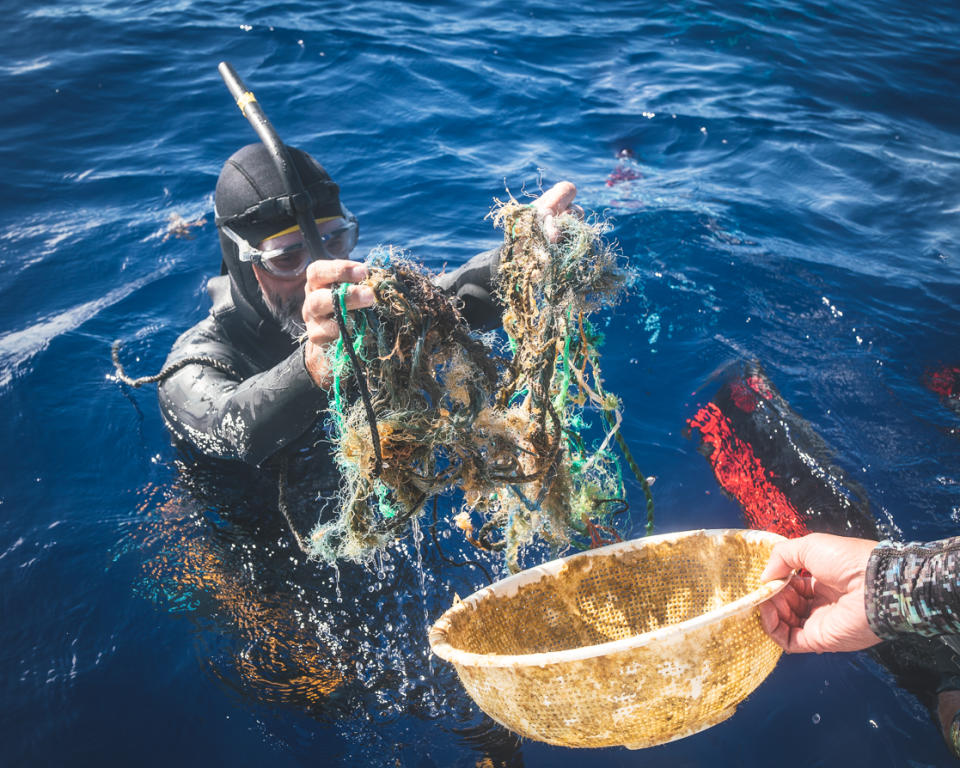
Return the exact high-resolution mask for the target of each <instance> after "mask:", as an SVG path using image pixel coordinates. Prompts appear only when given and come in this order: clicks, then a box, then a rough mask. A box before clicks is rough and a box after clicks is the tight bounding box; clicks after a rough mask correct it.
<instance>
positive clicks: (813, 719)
mask: <svg viewBox="0 0 960 768" xmlns="http://www.w3.org/2000/svg"><path fill="white" fill-rule="evenodd" d="M810 722H811V723H813V724H814V725H818V724H819V723H820V713H819V712H814V713H813V717H811V718H810Z"/></svg>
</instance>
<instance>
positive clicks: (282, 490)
mask: <svg viewBox="0 0 960 768" xmlns="http://www.w3.org/2000/svg"><path fill="white" fill-rule="evenodd" d="M289 466H290V457H289V456H287V455H286V454H285V453H284V454H281V455H280V468H279V471H278V472H277V507H278V508H279V510H280V514H281V515H283V519H284V520H286V521H287V527H289V528H290V533H292V534H293V538H294V540H295V541H296V542H297V546H298V547H300V551H301V552H303V554H305V555H309V554H310V549H309V548H308V547H307V545H306V544H305V543H304V541H303V538H301V536H300V534H299V533H297V529H296V528H295V527H294V525H293V519H292V518H291V517H290V508H289V507H288V506H287V469H288V468H289Z"/></svg>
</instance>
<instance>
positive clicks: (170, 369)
mask: <svg viewBox="0 0 960 768" xmlns="http://www.w3.org/2000/svg"><path fill="white" fill-rule="evenodd" d="M110 357H111V358H113V367H114V368H115V369H116V373H117V378H118V379H119V380H120V381H122V382H123V383H124V384H126V385H127V386H128V387H133V388H134V389H137V388H139V387H142V386H143V385H144V384H153V383H155V382H158V381H163V380H164V379H165V378H167V377H168V376H172V375H173V374H175V373H176V372H177V371H179V370H181V369H183V368H186V367H187V366H188V365H206V366H209V367H211V368H216V369H217V370H218V371H220V372H221V373H225V374H227V375H228V376H232V377H233V378H235V379H239V378H240V374H238V373H237V372H236V371H235V370H234V369H233V368H232V367H231V366H230V365H228V364H227V363H225V362H223V361H222V360H217V359H216V358H213V357H207V356H206V355H195V356H193V357H185V358H183V359H182V360H177V361H176V362H175V363H170V365H167V366H164V367H163V368H161V369H160V372H159V373H155V374H154V375H153V376H141V377H139V378H137V379H133V378H130V377H129V376H127V374H126V372H125V371H124V370H123V365H121V363H120V340H119V339H117V341H115V342H113V346H112V347H111V348H110Z"/></svg>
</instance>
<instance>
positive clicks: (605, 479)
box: [307, 198, 652, 571]
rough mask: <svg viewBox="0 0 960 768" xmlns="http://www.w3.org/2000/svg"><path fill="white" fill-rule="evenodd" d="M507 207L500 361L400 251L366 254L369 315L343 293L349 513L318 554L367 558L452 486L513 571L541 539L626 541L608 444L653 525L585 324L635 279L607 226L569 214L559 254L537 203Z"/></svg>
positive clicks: (340, 373) (342, 428)
mask: <svg viewBox="0 0 960 768" xmlns="http://www.w3.org/2000/svg"><path fill="white" fill-rule="evenodd" d="M497 202H498V205H497V207H496V209H495V210H494V212H493V214H492V215H493V220H494V224H495V225H496V226H497V227H499V228H502V229H503V231H504V247H503V249H502V250H501V256H500V266H499V270H498V273H497V278H496V286H495V290H496V296H497V299H498V300H499V302H500V303H501V304H502V306H503V309H504V311H503V328H504V330H505V331H506V335H507V340H508V344H509V347H508V348H505V349H503V350H502V352H498V349H497V344H498V342H497V338H496V335H495V334H487V335H480V334H477V333H475V332H473V331H471V329H470V328H469V327H468V326H467V324H466V322H465V321H464V319H463V317H462V315H461V314H460V310H459V307H458V304H459V300H458V299H456V298H453V297H451V296H449V295H448V294H447V293H445V292H444V291H443V290H441V289H439V288H438V287H437V286H435V285H434V284H433V283H432V281H431V278H430V275H429V274H428V273H427V272H426V271H424V270H423V269H422V268H421V267H419V266H418V265H416V264H415V263H413V262H412V261H410V260H409V259H407V258H406V257H405V256H404V255H403V254H402V253H398V252H396V251H393V250H392V249H383V248H381V249H377V250H375V251H374V252H373V253H372V254H371V256H370V257H368V267H369V276H368V278H367V280H366V281H365V282H366V283H367V284H368V285H369V286H370V287H371V288H372V289H373V291H374V294H375V296H376V302H375V304H374V306H372V307H370V308H368V309H364V310H357V311H352V312H348V311H347V309H346V302H345V295H346V288H347V286H346V285H341V286H339V287H338V288H337V289H336V290H335V291H334V310H335V311H334V316H335V318H336V319H337V322H338V324H339V326H340V338H339V340H338V341H337V342H336V343H335V344H334V345H331V346H330V347H329V348H328V350H327V355H328V361H329V363H330V367H331V371H332V373H333V383H332V387H331V395H330V420H331V422H332V428H333V433H334V441H335V453H336V459H337V462H338V464H339V467H340V470H341V473H342V476H343V483H342V488H341V499H340V502H341V503H340V512H339V516H338V517H337V519H336V520H335V521H333V522H332V523H326V524H323V523H321V524H319V525H318V526H317V527H316V528H315V529H314V530H313V531H312V533H311V534H310V536H309V540H308V542H307V544H308V546H309V550H310V553H311V554H312V555H314V556H317V557H321V558H323V559H325V560H331V561H332V560H335V559H337V558H341V557H343V558H348V559H353V560H362V559H364V558H365V557H366V556H369V554H371V553H372V551H373V550H375V549H377V548H381V547H383V546H385V545H386V544H388V543H389V542H391V541H392V540H393V539H395V538H397V537H398V536H401V535H402V534H404V533H405V532H406V531H407V529H408V528H409V527H410V525H411V524H412V522H413V521H415V519H416V518H417V516H418V515H419V514H420V512H421V511H422V509H423V507H424V504H425V502H426V501H427V500H428V499H430V498H431V497H433V496H436V495H437V494H441V493H444V492H445V491H450V490H453V489H457V490H458V491H459V492H460V493H461V494H462V498H463V506H462V509H461V511H460V513H459V514H458V515H457V517H456V524H457V525H458V527H459V528H460V529H461V530H463V532H464V534H465V535H466V538H467V540H468V541H469V542H470V543H471V544H473V545H474V546H476V547H479V548H481V549H486V550H494V551H498V550H502V551H504V553H505V558H506V562H507V565H508V567H509V568H510V569H511V570H512V571H516V570H518V568H519V563H518V560H519V554H520V550H521V547H522V546H524V545H525V544H528V543H530V542H531V541H532V540H533V539H534V537H535V536H539V537H542V538H543V539H544V540H546V541H547V542H549V543H550V544H552V545H554V546H555V547H556V548H557V549H561V548H563V547H565V546H567V545H569V544H571V543H574V544H577V543H580V545H581V546H586V545H588V544H589V543H592V544H594V545H596V544H599V543H605V539H604V537H605V536H607V537H611V538H612V539H618V538H619V537H618V536H617V534H616V530H615V529H614V528H613V527H612V525H611V523H612V522H613V519H614V517H615V516H617V515H620V514H622V513H623V512H625V511H626V509H627V504H626V501H625V488H624V483H623V479H622V474H621V471H620V466H619V461H618V458H617V456H616V454H615V453H614V445H613V443H614V442H616V443H618V444H619V446H620V448H621V450H622V451H623V452H624V453H625V457H626V458H627V461H628V463H629V464H630V466H631V468H632V469H633V470H634V472H635V473H636V474H637V476H638V479H639V480H640V482H641V485H642V486H643V488H644V492H645V493H646V495H647V509H648V527H652V500H651V499H650V496H649V488H648V486H647V485H646V482H645V481H644V479H643V476H642V474H640V473H639V470H638V469H637V468H636V465H635V463H634V462H633V459H632V458H631V457H630V456H629V451H628V450H627V448H626V444H625V443H624V442H623V439H622V437H621V435H620V432H619V427H620V423H621V415H620V402H619V400H618V399H617V398H616V397H615V396H614V395H612V394H610V393H608V392H606V391H605V390H604V388H603V384H602V379H601V374H600V368H599V353H598V346H599V343H600V336H599V334H598V333H597V331H596V330H595V328H594V327H593V325H591V323H590V321H589V319H588V318H589V315H590V313H591V312H593V311H595V310H597V309H599V308H601V307H610V306H612V305H613V304H615V303H616V301H617V299H618V298H619V296H620V295H621V293H622V291H623V287H624V284H625V279H626V275H625V272H624V271H623V269H621V267H620V266H619V265H618V263H617V258H618V257H617V253H616V251H615V250H614V249H613V248H611V247H610V246H609V245H608V244H606V243H605V242H604V240H603V238H602V235H603V234H604V232H605V229H606V227H605V225H604V224H602V223H596V222H594V223H589V222H585V221H583V220H581V219H579V218H576V217H574V216H572V215H562V216H560V217H558V218H557V220H556V224H557V228H558V230H559V233H560V236H559V239H558V241H557V242H556V243H551V242H549V241H548V239H547V237H546V235H545V234H544V231H543V228H542V224H541V221H540V219H538V216H537V212H536V210H535V209H534V208H533V207H531V206H527V205H522V204H520V203H518V202H517V201H516V200H514V199H512V198H511V199H509V200H508V201H507V202H506V203H500V202H499V201H497ZM591 430H592V431H593V432H594V433H595V434H594V437H595V440H593V441H591V440H589V439H588V437H587V436H585V433H587V432H588V431H591ZM601 435H602V437H601Z"/></svg>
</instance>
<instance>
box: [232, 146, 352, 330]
mask: <svg viewBox="0 0 960 768" xmlns="http://www.w3.org/2000/svg"><path fill="white" fill-rule="evenodd" d="M287 151H288V153H289V155H290V159H291V161H292V163H293V165H294V167H295V169H296V171H297V173H298V174H299V176H300V180H301V181H302V182H303V186H304V189H305V190H306V192H307V194H308V195H309V196H310V199H311V205H312V208H313V212H314V217H315V218H325V217H328V216H339V215H340V213H341V208H340V190H339V187H337V185H336V184H335V183H334V181H333V180H332V179H331V178H330V174H328V173H327V171H326V170H325V169H324V168H323V166H322V165H320V163H318V162H317V161H316V160H314V159H313V158H312V157H310V155H308V154H307V153H306V152H303V151H302V150H299V149H296V148H294V147H287ZM288 192H289V190H288V189H287V188H286V186H285V184H284V181H283V179H282V178H281V176H280V173H279V172H278V171H277V168H276V165H275V164H274V161H273V158H272V157H271V156H270V152H269V151H268V150H267V148H266V147H265V146H264V145H263V144H261V143H259V142H258V143H256V144H248V145H247V146H245V147H243V148H241V149H239V150H237V151H236V152H234V153H233V155H231V156H230V159H229V160H227V162H226V163H224V165H223V168H222V169H221V171H220V177H219V179H218V180H217V188H216V193H215V200H216V202H215V206H216V212H217V227H218V231H219V235H220V251H221V254H222V257H223V260H222V262H221V267H220V273H221V274H225V275H229V276H230V280H231V282H232V283H233V287H234V289H235V290H236V291H237V293H239V294H240V296H242V297H243V299H244V300H245V301H246V302H247V303H248V304H250V305H251V306H252V307H253V308H254V309H255V310H256V312H257V314H258V315H259V316H260V317H261V318H263V319H264V320H266V321H267V322H270V323H273V324H276V321H275V320H274V318H273V316H272V315H271V314H270V310H269V309H267V306H266V304H265V303H264V301H263V298H262V296H261V292H260V285H259V284H258V283H257V278H256V276H255V275H254V273H253V267H252V266H251V264H250V263H249V262H241V261H240V259H239V258H238V252H239V249H238V248H237V245H236V244H235V243H234V242H233V241H232V240H230V238H228V237H227V236H226V235H225V234H224V233H223V231H222V229H220V227H222V226H224V225H226V226H229V227H230V228H231V229H232V230H233V231H234V232H236V233H237V234H238V235H240V236H241V237H242V238H244V239H245V240H247V241H248V242H250V243H252V244H256V243H258V242H260V241H261V240H263V239H264V238H266V237H268V236H270V235H272V234H275V233H277V232H280V231H282V230H284V229H287V228H288V227H292V226H294V225H295V224H296V223H297V222H296V216H295V215H294V214H293V213H292V212H291V210H290V209H289V206H287V205H286V204H285V203H286V201H285V199H284V198H285V197H286V195H287V194H288Z"/></svg>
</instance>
